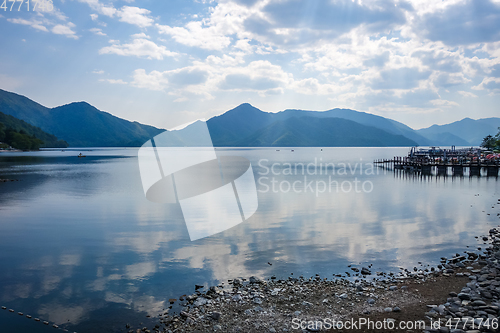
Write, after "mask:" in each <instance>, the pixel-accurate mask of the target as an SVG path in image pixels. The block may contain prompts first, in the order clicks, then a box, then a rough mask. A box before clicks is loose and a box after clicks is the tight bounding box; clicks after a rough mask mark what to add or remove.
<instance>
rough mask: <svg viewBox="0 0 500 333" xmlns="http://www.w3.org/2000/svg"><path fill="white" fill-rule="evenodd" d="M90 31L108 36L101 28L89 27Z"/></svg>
mask: <svg viewBox="0 0 500 333" xmlns="http://www.w3.org/2000/svg"><path fill="white" fill-rule="evenodd" d="M89 31H90V32H93V33H94V34H96V35H99V36H107V35H106V34H105V33H104V32H102V30H101V29H99V28H92V29H89Z"/></svg>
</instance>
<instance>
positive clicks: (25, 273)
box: [0, 148, 499, 332]
mask: <svg viewBox="0 0 500 333" xmlns="http://www.w3.org/2000/svg"><path fill="white" fill-rule="evenodd" d="M221 153H222V154H224V153H225V154H229V155H230V154H236V155H238V156H244V157H245V158H248V159H249V160H250V161H251V162H252V166H253V167H254V169H253V172H254V176H255V178H256V179H257V189H258V190H259V189H260V190H263V189H264V188H265V186H262V185H259V183H258V180H259V178H260V177H263V175H262V172H263V168H262V167H259V161H260V160H261V159H267V160H268V161H269V163H284V162H291V163H292V162H293V163H295V162H297V163H300V162H303V163H310V162H312V161H314V160H315V158H316V159H319V158H321V159H322V161H324V162H332V163H336V164H337V165H338V164H339V163H341V162H343V163H366V162H367V161H371V160H374V159H377V158H385V157H392V156H394V155H401V154H405V153H406V150H405V149H399V148H395V149H343V148H335V149H324V150H323V152H320V151H319V149H296V150H295V152H293V153H291V152H290V151H285V150H283V151H281V152H276V151H275V150H274V149H269V150H266V149H255V150H239V151H237V152H235V151H234V150H231V149H229V150H226V151H224V152H221ZM43 154H44V156H43V158H35V157H33V156H30V157H29V158H28V159H26V160H24V159H23V157H22V156H18V157H16V158H15V159H5V158H4V156H0V169H1V177H2V178H16V179H19V180H20V181H19V182H15V183H0V214H1V215H0V216H1V219H0V265H1V267H2V270H1V271H0V281H1V282H2V287H1V288H0V302H1V303H3V304H2V305H6V306H8V307H10V308H14V309H16V311H23V312H25V313H30V314H32V315H35V316H38V317H40V318H43V319H44V320H50V321H51V322H53V323H56V324H57V325H60V326H63V327H65V328H70V329H71V330H74V331H78V332H92V331H96V329H97V327H99V332H107V331H109V332H113V331H115V330H117V327H119V328H123V327H124V326H123V325H124V323H125V322H131V323H132V324H133V325H135V324H138V323H140V322H144V323H146V322H147V320H148V319H147V318H146V317H145V316H146V314H148V315H151V316H155V315H157V314H158V313H160V312H161V311H162V309H164V308H165V307H167V306H168V305H169V304H168V299H169V298H178V297H179V296H180V295H182V294H185V293H188V292H192V291H193V290H194V284H195V283H196V284H205V285H211V284H215V283H218V282H221V281H225V280H226V279H228V278H234V277H237V276H241V277H248V276H250V275H257V276H261V277H269V276H271V275H273V274H275V275H277V276H288V274H290V273H291V272H295V273H296V274H304V275H305V276H307V275H309V276H311V275H314V274H316V273H319V274H321V275H322V276H332V274H334V273H341V272H343V271H345V270H346V267H345V266H346V265H348V264H351V263H354V264H358V263H365V262H370V263H373V264H374V269H375V270H379V269H393V270H395V269H396V268H397V267H398V266H405V267H412V266H414V265H415V264H416V263H417V262H418V261H429V260H431V261H432V263H436V260H438V259H439V257H440V256H442V255H449V254H452V253H454V252H457V251H462V250H463V249H464V247H465V245H473V244H475V243H474V242H475V240H474V238H473V236H475V235H476V233H477V232H481V231H482V230H487V228H488V227H489V226H490V225H492V224H494V223H497V220H498V218H497V217H496V214H491V215H489V216H488V215H486V214H487V213H490V212H493V211H495V210H494V209H492V208H491V206H492V205H493V204H494V203H496V200H497V199H498V198H497V197H495V196H494V195H496V196H498V192H499V191H498V190H499V187H498V181H497V180H496V179H494V178H493V179H486V178H469V177H435V176H429V177H425V176H424V177H422V176H419V177H418V176H412V175H411V174H408V173H392V172H387V173H384V172H379V174H376V173H375V174H373V175H367V174H359V173H358V174H356V175H352V174H346V175H338V173H336V174H335V180H336V181H338V182H339V183H342V182H344V181H348V182H353V181H354V180H355V178H357V180H358V181H360V182H364V181H369V182H371V183H372V185H373V189H372V191H370V192H363V191H362V192H356V191H354V190H352V191H349V192H344V191H342V190H340V191H333V192H330V193H329V192H325V193H316V192H312V191H304V189H305V188H306V187H307V183H306V182H304V179H303V175H284V174H283V173H281V174H279V175H277V176H275V180H276V181H277V182H278V183H279V184H282V183H283V182H290V183H291V184H293V182H295V181H299V180H300V184H299V183H297V185H296V189H298V190H301V191H300V192H294V191H293V190H290V191H287V192H286V193H284V191H282V192H280V191H279V192H277V193H276V192H273V191H272V190H269V191H267V192H266V191H260V192H259V197H258V200H259V209H258V210H257V212H256V213H255V214H254V215H253V216H252V217H250V218H249V219H248V220H247V221H245V222H243V223H240V224H238V225H236V226H234V227H233V228H231V229H229V230H226V231H224V232H222V233H220V234H217V235H214V236H212V237H208V238H204V239H200V240H198V241H195V242H191V241H190V240H189V234H188V231H187V228H186V225H185V223H184V220H183V218H182V212H181V210H180V208H179V207H178V206H176V205H173V204H156V203H152V202H149V201H147V200H146V199H145V198H144V193H143V190H142V185H141V182H140V178H139V170H138V164H137V160H136V158H135V156H136V155H135V154H136V151H132V150H106V151H96V152H87V153H86V154H87V156H88V157H90V158H89V159H88V160H87V162H81V161H74V160H71V159H70V156H68V157H65V158H62V159H61V158H60V157H59V156H55V157H54V156H52V155H51V154H55V153H47V152H45V153H43ZM93 154H95V156H94V155H93ZM320 154H321V155H320ZM110 156H111V157H113V158H110ZM117 157H120V158H117ZM123 157H126V158H123ZM268 176H269V175H268ZM307 176H308V181H314V182H316V181H329V180H328V177H327V178H325V175H324V174H321V175H318V174H316V175H307ZM267 184H270V183H267ZM477 194H479V196H477ZM483 211H484V212H483ZM495 212H496V211H495ZM267 262H271V263H272V264H273V265H272V266H269V265H268V264H267ZM15 317H16V316H8V315H4V314H2V315H1V317H0V318H1V320H2V322H1V324H2V326H4V327H19V328H18V331H19V332H23V331H25V332H31V331H33V328H32V327H28V326H29V325H28V324H26V325H25V324H21V323H19V318H15ZM17 317H18V316H17ZM26 320H27V319H26ZM9 325H10V326H9Z"/></svg>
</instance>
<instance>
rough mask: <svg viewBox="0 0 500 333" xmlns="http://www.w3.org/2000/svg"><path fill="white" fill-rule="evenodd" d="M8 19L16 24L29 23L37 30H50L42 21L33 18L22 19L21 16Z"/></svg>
mask: <svg viewBox="0 0 500 333" xmlns="http://www.w3.org/2000/svg"><path fill="white" fill-rule="evenodd" d="M7 21H9V22H11V23H15V24H23V25H29V26H30V27H32V28H35V29H37V30H41V31H46V32H48V31H49V30H48V29H47V28H46V27H45V26H44V25H43V24H42V22H41V21H38V20H35V19H31V20H25V19H20V18H8V19H7Z"/></svg>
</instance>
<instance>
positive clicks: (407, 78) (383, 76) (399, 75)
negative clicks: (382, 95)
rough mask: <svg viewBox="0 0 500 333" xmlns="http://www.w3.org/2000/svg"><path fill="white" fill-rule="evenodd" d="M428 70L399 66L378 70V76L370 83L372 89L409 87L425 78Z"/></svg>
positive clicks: (415, 85) (416, 84)
mask: <svg viewBox="0 0 500 333" xmlns="http://www.w3.org/2000/svg"><path fill="white" fill-rule="evenodd" d="M430 74H431V72H430V71H424V72H421V71H419V70H418V69H417V68H399V69H390V70H384V71H382V72H380V77H379V78H378V79H375V80H374V81H373V84H372V88H374V89H411V88H415V87H417V86H418V82H419V81H420V80H425V79H427V78H428V77H429V75H430Z"/></svg>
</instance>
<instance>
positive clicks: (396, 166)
mask: <svg viewBox="0 0 500 333" xmlns="http://www.w3.org/2000/svg"><path fill="white" fill-rule="evenodd" d="M374 164H375V165H378V166H379V167H383V168H385V169H388V170H406V171H409V172H416V173H421V174H426V175H453V176H464V175H468V176H483V175H484V176H488V177H498V171H499V167H500V156H499V154H493V153H491V152H487V151H484V150H481V149H480V148H461V149H455V147H454V146H452V147H451V149H441V148H439V147H431V148H429V149H417V148H416V147H413V148H411V150H410V152H409V153H408V156H395V157H393V158H392V159H379V160H375V161H374Z"/></svg>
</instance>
